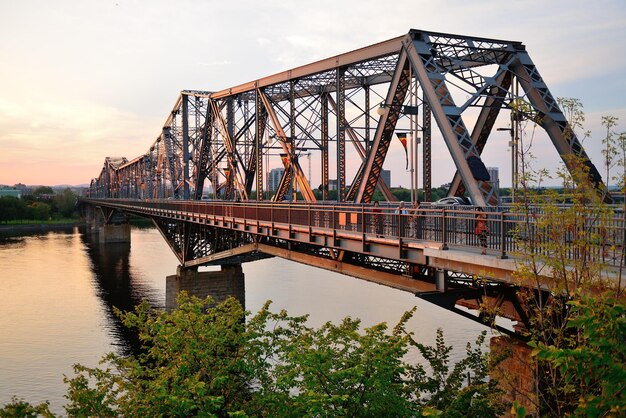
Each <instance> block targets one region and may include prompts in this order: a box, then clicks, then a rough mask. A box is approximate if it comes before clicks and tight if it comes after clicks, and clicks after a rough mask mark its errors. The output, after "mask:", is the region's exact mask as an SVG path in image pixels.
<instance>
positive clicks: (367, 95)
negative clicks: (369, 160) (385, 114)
mask: <svg viewBox="0 0 626 418" xmlns="http://www.w3.org/2000/svg"><path fill="white" fill-rule="evenodd" d="M363 93H364V94H365V155H367V153H368V152H369V151H370V136H371V135H370V124H371V121H372V117H371V116H370V109H371V107H370V86H368V85H366V86H364V87H363Z"/></svg>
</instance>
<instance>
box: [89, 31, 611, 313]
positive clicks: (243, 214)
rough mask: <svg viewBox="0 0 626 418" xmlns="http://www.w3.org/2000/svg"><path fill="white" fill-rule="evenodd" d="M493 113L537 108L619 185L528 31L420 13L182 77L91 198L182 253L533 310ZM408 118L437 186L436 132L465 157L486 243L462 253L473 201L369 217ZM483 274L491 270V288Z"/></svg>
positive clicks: (567, 147)
mask: <svg viewBox="0 0 626 418" xmlns="http://www.w3.org/2000/svg"><path fill="white" fill-rule="evenodd" d="M498 117H509V118H510V121H511V123H512V124H515V123H519V122H520V121H521V120H523V119H525V118H528V119H532V120H533V121H534V122H536V123H537V124H538V125H539V127H540V128H543V129H544V130H545V131H546V133H547V135H548V136H549V138H550V139H551V141H552V143H553V144H554V147H555V149H556V150H557V152H558V153H559V154H560V155H561V157H562V158H563V160H564V162H565V164H566V165H568V164H570V162H571V159H569V158H567V157H568V155H570V154H575V155H577V156H579V157H582V158H583V159H585V161H587V165H588V168H589V177H590V179H591V180H592V181H593V182H594V184H595V185H596V186H597V189H598V193H600V194H601V195H602V196H603V198H604V199H605V200H607V201H608V200H610V195H609V194H608V192H607V190H606V188H605V186H604V185H603V183H602V179H601V177H600V174H599V173H598V170H597V169H596V168H595V166H594V165H593V164H592V163H591V162H590V161H589V159H588V158H587V155H586V153H585V151H584V149H583V147H582V145H581V143H580V142H579V141H578V139H577V138H576V136H575V134H573V131H572V130H571V129H570V128H569V126H568V123H567V120H566V118H565V116H564V114H563V112H562V111H561V109H560V108H559V106H558V104H557V102H556V100H555V99H554V97H553V96H552V95H551V93H550V91H549V89H548V87H547V85H546V83H545V82H544V80H543V79H542V77H541V75H540V74H539V71H538V69H537V67H536V66H535V64H534V63H533V61H532V60H531V58H530V55H529V53H528V52H527V51H526V48H525V46H524V45H523V44H522V43H520V42H516V41H507V40H498V39H486V38H480V37H473V36H465V35H453V34H445V33H437V32H430V31H422V30H415V29H412V30H410V31H409V32H408V33H406V34H405V35H403V36H400V37H397V38H393V39H390V40H387V41H383V42H380V43H377V44H374V45H370V46H367V47H364V48H360V49H357V50H354V51H350V52H346V53H344V54H340V55H337V56H334V57H330V58H327V59H324V60H321V61H317V62H313V63H310V64H306V65H303V66H300V67H297V68H294V69H291V70H288V71H284V72H281V73H278V74H275V75H271V76H268V77H264V78H260V79H257V80H254V81H250V82H247V83H244V84H240V85H237V86H233V87H230V88H226V89H221V90H217V91H213V92H208V91H198V90H183V91H182V92H180V94H179V96H178V98H177V100H176V102H175V105H174V107H173V108H172V109H171V111H169V112H168V113H167V116H166V118H165V122H164V125H163V127H162V129H161V130H160V132H158V134H157V136H156V139H154V140H153V141H152V142H151V143H150V145H149V146H148V149H147V151H146V152H145V154H143V155H140V156H136V157H134V158H132V159H127V158H110V157H107V158H106V159H105V163H104V165H103V167H102V170H101V172H100V173H99V175H98V177H97V178H95V179H93V180H92V182H91V185H90V188H89V196H88V199H86V200H85V203H87V204H89V205H92V206H94V207H98V208H100V209H101V212H102V213H103V214H104V219H105V220H106V221H107V222H108V220H109V219H113V216H112V215H113V213H114V212H116V211H118V212H119V211H122V212H130V213H136V214H140V215H142V216H146V217H149V218H151V219H152V220H153V222H154V224H155V225H156V226H157V228H158V229H159V230H160V231H161V233H162V235H163V236H164V238H165V239H166V240H167V242H168V244H169V245H170V247H171V248H172V250H173V251H174V253H175V254H176V255H177V257H178V258H179V261H180V264H181V267H182V268H184V269H185V268H186V269H194V268H197V266H199V265H204V264H214V263H219V264H224V263H227V264H228V263H234V264H237V263H241V262H244V261H250V260H254V259H258V258H260V257H265V256H281V257H286V258H290V259H293V260H296V261H298V262H303V263H309V264H313V265H318V266H322V267H324V268H328V269H331V270H335V271H341V272H344V273H346V274H351V275H354V276H357V277H361V278H365V279H368V280H375V281H377V282H379V283H383V284H388V285H392V286H394V287H398V288H403V289H405V290H411V291H416V292H425V291H430V290H437V291H440V292H442V291H444V290H446V289H448V288H449V287H454V288H455V289H456V293H454V295H453V296H450V297H449V298H448V299H445V301H444V302H442V303H444V304H447V305H449V306H448V307H454V305H455V304H456V303H457V302H458V301H460V300H464V301H465V302H463V303H464V304H466V305H472V303H471V302H468V300H470V299H471V300H475V301H477V302H476V303H480V302H479V301H480V300H481V295H480V294H479V293H480V292H483V293H482V294H483V296H484V297H486V298H491V299H492V300H493V301H494V303H497V304H499V306H500V307H502V306H505V305H506V306H509V308H507V309H504V311H506V312H508V313H506V315H507V316H509V317H511V318H514V319H517V320H522V321H523V320H524V318H523V315H521V314H520V312H519V310H516V308H515V305H516V302H515V297H516V296H515V291H514V289H515V283H514V282H513V281H511V280H510V274H511V271H512V269H514V263H513V262H511V261H510V260H508V261H507V260H506V256H508V254H509V253H510V251H511V250H514V248H513V245H514V241H513V240H512V236H511V234H510V233H509V232H510V229H511V222H509V221H508V220H506V219H505V215H504V214H503V213H502V212H499V211H498V209H497V203H498V199H497V196H496V194H495V192H494V184H493V182H492V179H491V178H490V177H489V173H488V171H487V170H486V167H485V164H484V163H483V161H482V159H481V154H482V152H483V151H484V149H485V147H486V146H487V145H488V143H489V138H490V135H491V132H492V131H493V130H494V126H495V123H496V121H497V120H498ZM433 127H437V128H438V132H433ZM512 131H514V129H513V126H512ZM397 133H408V134H409V135H408V136H409V142H410V143H411V144H412V146H415V147H416V149H417V147H418V145H421V147H422V152H421V153H419V155H420V157H421V165H422V167H423V173H422V175H421V177H420V179H421V180H422V182H423V184H422V188H423V190H424V197H425V200H427V201H428V200H430V189H431V179H432V164H431V159H432V155H431V144H432V142H433V141H434V140H437V139H440V140H442V141H443V142H444V143H445V145H446V148H447V150H448V151H449V153H450V156H451V158H452V160H453V162H454V164H455V167H456V172H455V173H453V175H451V178H450V180H451V186H450V189H449V190H448V194H449V195H450V196H462V195H467V196H469V197H470V198H471V200H472V202H473V203H474V204H475V205H476V206H480V207H484V208H487V209H488V210H489V211H491V212H489V217H490V222H491V223H492V227H493V228H492V229H491V231H492V234H493V237H492V238H491V241H490V244H489V245H490V246H491V248H490V254H489V255H488V256H487V257H481V256H478V257H473V256H472V257H469V258H468V256H467V254H473V255H475V254H474V253H475V247H477V246H478V242H477V241H476V239H477V238H476V236H475V234H473V232H472V231H473V230H472V226H471V225H472V224H473V222H474V219H473V216H471V215H468V214H463V213H459V214H456V213H454V212H448V213H447V215H446V211H445V210H443V211H432V212H430V213H429V214H428V216H427V215H426V214H425V213H426V212H428V210H427V211H426V212H424V213H422V215H420V216H418V217H417V218H418V219H421V221H420V227H419V228H418V227H417V226H416V225H417V224H414V223H412V222H413V221H411V222H409V221H408V215H405V214H398V216H394V215H393V214H392V213H387V214H386V215H388V216H387V217H386V218H385V219H387V220H386V221H385V224H384V226H383V227H382V228H383V229H384V231H372V230H371V228H370V227H371V224H372V222H374V221H373V219H377V218H376V216H378V215H377V214H375V213H374V212H372V211H371V208H369V207H368V206H366V205H367V204H368V203H370V202H371V200H372V196H373V195H374V192H375V190H376V189H377V188H378V189H379V190H380V191H381V193H382V194H383V196H385V198H386V200H388V201H392V200H395V199H394V197H393V195H392V194H391V191H390V190H389V186H388V185H387V184H385V182H384V181H382V180H381V171H382V168H383V164H384V162H385V160H386V157H387V155H388V152H389V150H390V144H391V142H392V139H393V137H394V135H395V134H397ZM418 137H419V138H421V143H420V142H419V141H417V140H416V139H417V138H418ZM516 139H517V138H515V137H514V138H513V142H515V141H516ZM417 155H418V154H417V153H416V154H415V156H416V158H417ZM313 167H314V169H313ZM277 168H279V169H280V170H275V171H274V172H275V173H278V174H279V178H278V181H275V182H272V184H270V182H269V176H268V174H269V171H270V169H277ZM415 174H417V173H415ZM414 179H415V182H416V183H415V185H416V188H417V186H419V185H418V184H417V180H418V176H415V177H414ZM317 184H319V186H316V185H317ZM331 192H332V193H331ZM331 196H332V197H333V200H334V204H332V205H331V204H330V203H332V202H330V199H331ZM285 201H289V204H288V205H287V207H285V206H284V204H285ZM228 210H230V211H231V212H230V213H228V212H227V211H228ZM393 210H395V209H393ZM413 219H414V218H413ZM374 223H375V222H374ZM621 228H622V229H621V230H623V225H622V227H621ZM618 229H619V228H618ZM418 230H419V231H421V232H420V234H423V235H420V236H417V235H416V234H417V232H416V231H418ZM457 239H458V240H461V241H462V242H461V245H460V247H459V248H460V250H459V251H460V253H459V254H458V256H453V255H451V254H456V253H455V252H454V251H457V250H458V248H456V247H455V245H457V244H459V243H458V242H456V241H455V240H457ZM622 244H623V243H622ZM457 246H458V245H457ZM619 248H623V246H622V247H619ZM494 256H499V258H496V257H494ZM473 275H483V276H487V277H490V278H492V279H494V281H493V282H491V286H490V287H489V289H488V291H486V290H485V289H482V290H480V292H479V291H478V290H477V289H476V288H475V287H473V286H474V285H473V283H472V281H471V276H473ZM477 292H478V293H477ZM503 295H504V296H503ZM491 299H490V300H491ZM495 301H497V302H495ZM517 305H519V304H517Z"/></svg>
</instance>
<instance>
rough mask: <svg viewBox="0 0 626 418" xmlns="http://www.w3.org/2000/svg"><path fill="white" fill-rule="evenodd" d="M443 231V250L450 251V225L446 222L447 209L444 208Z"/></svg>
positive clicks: (442, 211) (442, 215) (442, 213)
mask: <svg viewBox="0 0 626 418" xmlns="http://www.w3.org/2000/svg"><path fill="white" fill-rule="evenodd" d="M441 229H442V231H441V232H442V237H441V239H442V241H443V245H442V246H441V249H442V250H447V249H448V225H447V222H446V209H445V208H443V209H442V210H441Z"/></svg>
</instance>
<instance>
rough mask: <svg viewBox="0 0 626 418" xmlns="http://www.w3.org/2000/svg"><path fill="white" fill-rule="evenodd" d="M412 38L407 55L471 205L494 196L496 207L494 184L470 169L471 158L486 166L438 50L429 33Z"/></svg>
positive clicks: (482, 202)
mask: <svg viewBox="0 0 626 418" xmlns="http://www.w3.org/2000/svg"><path fill="white" fill-rule="evenodd" d="M412 37H414V39H411V37H407V40H406V41H405V45H404V46H405V48H406V52H407V54H408V57H409V60H410V62H411V65H412V66H413V69H414V70H415V75H416V77H417V79H418V81H419V83H420V85H421V86H422V89H423V91H424V96H425V98H426V100H427V102H428V104H429V106H430V109H431V111H432V114H433V116H434V117H435V120H436V121H437V125H438V126H439V129H440V130H441V133H442V135H443V139H444V141H445V143H446V145H447V147H448V150H449V151H450V155H451V156H452V160H453V161H454V164H455V165H456V167H457V170H458V171H459V173H460V175H461V178H462V179H463V183H464V184H465V187H466V188H467V189H468V192H469V195H470V197H471V198H472V202H473V203H474V204H475V205H477V206H486V205H487V203H488V200H487V198H490V197H493V199H492V201H489V203H490V204H496V201H495V196H494V194H493V190H492V187H491V184H490V183H489V182H487V181H480V182H479V181H478V180H476V179H475V178H474V174H473V173H472V171H471V169H470V166H469V163H468V158H472V157H473V158H475V159H476V161H477V162H478V164H481V165H482V168H483V169H485V167H484V164H483V163H482V161H481V160H480V154H479V153H478V151H477V150H476V147H475V146H474V144H473V143H472V140H471V137H470V135H469V132H468V131H467V128H466V127H465V123H464V122H463V118H462V117H461V112H460V110H459V108H458V107H457V106H456V105H455V103H454V99H453V98H452V95H451V93H450V91H449V90H448V87H447V85H446V80H445V70H444V69H442V68H440V67H439V66H438V64H437V63H436V59H435V55H434V53H435V51H434V49H433V48H432V46H431V45H430V44H429V38H428V34H426V33H416V34H414V35H413V36H412ZM485 170H486V169H485ZM479 183H480V184H479Z"/></svg>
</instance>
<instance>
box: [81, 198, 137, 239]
mask: <svg viewBox="0 0 626 418" xmlns="http://www.w3.org/2000/svg"><path fill="white" fill-rule="evenodd" d="M85 219H86V223H87V228H88V230H89V231H91V232H92V233H96V234H98V242H100V243H101V244H107V243H130V224H129V223H128V214H127V213H126V212H121V211H118V210H115V209H109V208H104V207H100V206H92V205H87V208H86V213H85Z"/></svg>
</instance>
